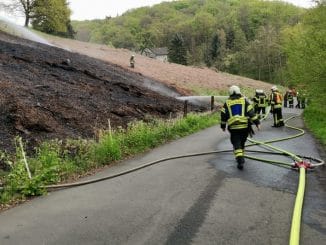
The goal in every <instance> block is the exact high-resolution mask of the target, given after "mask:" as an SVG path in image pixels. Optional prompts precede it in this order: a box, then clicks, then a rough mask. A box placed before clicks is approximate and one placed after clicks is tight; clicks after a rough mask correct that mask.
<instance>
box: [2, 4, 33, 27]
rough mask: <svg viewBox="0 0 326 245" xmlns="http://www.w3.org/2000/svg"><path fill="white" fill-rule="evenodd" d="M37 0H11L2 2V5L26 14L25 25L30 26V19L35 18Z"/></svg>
mask: <svg viewBox="0 0 326 245" xmlns="http://www.w3.org/2000/svg"><path fill="white" fill-rule="evenodd" d="M36 2H37V0H10V1H7V3H2V4H1V7H3V8H4V9H5V10H7V11H9V12H11V13H21V14H23V15H24V16H25V24H24V26H26V27H27V26H28V24H29V22H30V20H31V19H32V18H34V8H35V3H36Z"/></svg>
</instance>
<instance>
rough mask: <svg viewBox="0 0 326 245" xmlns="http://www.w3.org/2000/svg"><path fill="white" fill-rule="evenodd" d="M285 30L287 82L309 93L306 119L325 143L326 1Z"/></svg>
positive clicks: (283, 43) (284, 46)
mask: <svg viewBox="0 0 326 245" xmlns="http://www.w3.org/2000/svg"><path fill="white" fill-rule="evenodd" d="M282 34H283V36H282V45H283V48H284V52H285V53H286V55H287V66H286V69H285V76H286V78H287V79H286V80H287V83H288V84H289V85H290V84H291V85H294V86H296V87H297V89H298V90H299V92H301V93H302V92H304V93H307V94H308V98H309V101H310V103H309V104H308V107H307V109H306V110H305V112H304V118H305V122H306V124H307V126H308V127H309V128H310V129H311V130H312V131H313V132H314V134H315V135H316V136H317V137H318V138H319V139H320V140H321V142H323V144H324V145H325V142H326V132H325V110H324V107H323V105H325V104H326V98H325V96H324V95H325V94H326V85H325V79H326V52H325V43H326V5H325V2H324V3H323V2H320V4H319V5H318V6H317V7H315V8H312V9H310V10H308V11H307V13H306V14H305V15H304V18H303V21H302V22H301V23H300V24H298V25H296V26H294V27H292V28H287V29H285V30H284V31H283V33H282Z"/></svg>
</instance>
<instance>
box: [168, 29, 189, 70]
mask: <svg viewBox="0 0 326 245" xmlns="http://www.w3.org/2000/svg"><path fill="white" fill-rule="evenodd" d="M168 59H169V61H170V62H173V63H177V64H181V65H187V51H186V48H185V44H184V41H183V38H182V35H180V34H179V33H177V34H175V35H174V37H173V38H172V40H171V43H170V45H169V54H168Z"/></svg>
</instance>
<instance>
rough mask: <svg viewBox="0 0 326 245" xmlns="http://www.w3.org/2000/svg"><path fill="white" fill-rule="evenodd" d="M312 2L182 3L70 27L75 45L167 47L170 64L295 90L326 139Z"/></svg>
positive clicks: (321, 23) (320, 20) (324, 66)
mask: <svg viewBox="0 0 326 245" xmlns="http://www.w3.org/2000/svg"><path fill="white" fill-rule="evenodd" d="M314 3H315V6H314V7H313V8H310V9H304V8H299V7H296V6H294V5H292V4H289V3H285V2H282V1H261V0H247V1H241V0H181V1H173V2H163V3H161V4H157V5H154V6H152V7H142V8H138V9H132V10H129V11H127V12H125V13H124V14H122V15H121V16H116V17H112V16H107V17H106V18H105V19H98V20H92V21H73V22H72V25H73V27H74V29H75V31H76V36H75V38H76V39H78V40H82V41H87V42H95V43H102V44H106V45H109V46H111V47H115V48H127V49H130V50H134V51H136V52H139V53H142V51H143V50H144V49H145V48H151V47H168V48H169V61H170V62H175V63H180V64H184V65H191V66H207V67H210V68H212V69H215V70H217V71H223V72H228V73H232V74H236V75H241V76H246V77H250V78H253V79H258V80H262V81H267V82H270V83H273V84H281V85H284V86H290V87H291V86H295V87H297V88H298V89H299V91H301V93H305V94H306V96H309V98H310V99H311V104H312V105H315V106H311V107H310V109H308V110H306V111H305V118H306V123H307V124H308V125H309V126H311V127H313V128H315V129H317V131H318V132H316V134H317V135H326V129H325V127H324V125H326V119H325V118H326V113H325V110H323V109H322V107H321V106H320V105H322V104H325V103H326V101H325V98H324V97H323V96H316V95H323V94H326V86H325V83H326V81H325V80H326V74H325V73H326V72H325V71H326V62H325V61H326V52H325V50H326V49H325V46H326V1H325V0H320V1H317V0H316V1H314ZM311 120H312V121H311ZM322 138H324V140H323V141H324V143H325V142H326V140H325V137H322Z"/></svg>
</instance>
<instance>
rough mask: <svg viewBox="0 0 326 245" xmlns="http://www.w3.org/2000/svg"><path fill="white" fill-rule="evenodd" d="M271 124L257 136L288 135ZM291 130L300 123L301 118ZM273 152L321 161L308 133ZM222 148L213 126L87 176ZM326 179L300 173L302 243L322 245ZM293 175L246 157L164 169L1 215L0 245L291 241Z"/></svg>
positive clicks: (320, 173) (183, 162) (226, 145)
mask: <svg viewBox="0 0 326 245" xmlns="http://www.w3.org/2000/svg"><path fill="white" fill-rule="evenodd" d="M298 112H299V111H298V110H296V109H293V110H291V113H298ZM288 116H289V114H286V115H285V117H288ZM271 124H272V123H271V121H270V119H269V120H267V121H265V122H264V123H263V127H262V130H261V131H260V132H257V133H256V135H255V138H256V139H260V140H264V139H270V138H278V137H283V136H287V135H292V134H294V133H295V132H294V131H293V130H290V129H286V128H282V129H280V128H272V127H270V126H271ZM290 124H293V125H296V126H303V124H302V121H301V120H298V119H296V120H294V121H292V122H290ZM274 145H277V146H280V147H282V148H285V149H287V150H288V151H291V152H293V153H300V154H304V155H309V156H310V155H311V156H315V157H320V156H319V154H318V152H317V150H316V149H317V146H316V144H315V142H314V140H313V138H312V137H311V136H310V135H309V134H306V135H304V136H303V137H300V138H296V139H293V140H291V141H286V142H279V143H274ZM254 148H257V147H253V148H252V149H254ZM222 149H231V144H230V141H229V138H228V133H223V132H222V131H221V130H220V129H219V127H212V128H209V129H206V130H203V131H201V132H199V133H196V134H193V135H191V136H188V137H185V138H182V139H179V140H177V141H174V142H171V143H169V144H166V145H164V146H162V147H159V148H157V149H154V150H153V151H150V152H148V153H146V154H144V155H141V156H138V157H136V158H133V159H131V160H128V161H124V162H121V163H119V164H117V165H115V166H112V167H110V168H107V169H106V170H104V171H103V172H101V173H99V174H97V175H96V176H93V177H102V176H106V175H110V174H114V173H117V172H120V171H122V170H124V169H129V168H132V167H135V166H138V165H140V164H143V163H145V162H149V161H152V160H156V159H160V158H164V157H168V156H174V155H181V154H189V153H195V152H207V151H214V150H222ZM257 149H258V148H257ZM259 156H260V157H266V158H275V156H272V155H261V154H260V155H259ZM281 159H282V160H287V159H285V158H284V157H281ZM325 176H326V174H325V168H319V169H318V170H316V171H314V172H310V173H308V174H307V179H306V194H305V201H304V209H303V216H302V225H301V244H307V245H314V244H316V245H317V244H318V245H319V244H324V242H325V241H326V219H325V216H326V188H325V187H326V179H325ZM298 177H299V174H298V172H296V171H294V170H288V169H284V168H281V167H278V166H273V165H268V164H265V163H261V162H256V161H252V160H249V159H247V160H246V164H245V168H244V170H243V171H240V170H238V169H237V168H236V163H235V161H234V159H233V155H232V154H230V153H224V154H213V155H207V156H200V157H192V158H183V159H178V160H173V161H167V162H162V163H159V164H157V165H154V166H151V167H148V168H145V169H142V170H139V171H137V172H134V173H130V174H127V175H124V176H120V177H118V178H115V179H111V180H107V181H103V182H98V183H95V184H90V185H86V186H81V187H75V188H71V189H65V190H60V191H55V192H51V193H49V194H48V195H47V196H44V197H40V198H36V199H34V200H32V201H29V202H27V203H25V204H23V205H20V206H18V207H16V208H13V209H10V210H7V211H5V212H3V213H1V214H0V244H1V245H7V244H12V245H20V244H24V245H29V244H30V245H38V244H60V245H64V244H67V245H68V244H69V245H73V244H130V245H131V244H132V245H135V244H155V245H156V244H228V245H229V244H241V245H246V244H248V245H249V244H250V245H252V244H264V245H265V244H277V245H282V244H288V240H289V233H290V227H291V219H292V211H293V205H294V200H295V194H296V191H297V183H298Z"/></svg>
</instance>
